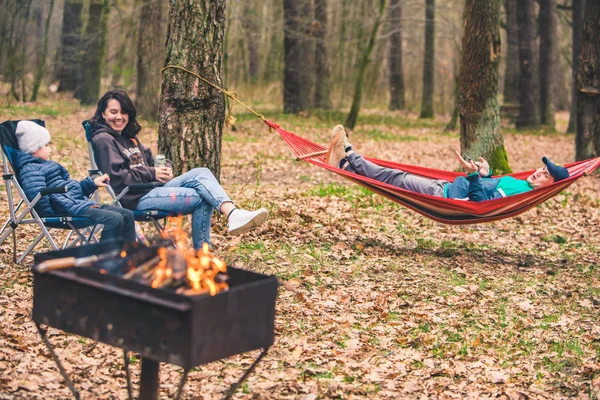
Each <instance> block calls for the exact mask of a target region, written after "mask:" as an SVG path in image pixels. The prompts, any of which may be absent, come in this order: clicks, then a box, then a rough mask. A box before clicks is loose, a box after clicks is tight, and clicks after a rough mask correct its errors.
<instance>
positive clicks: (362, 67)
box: [344, 0, 386, 129]
mask: <svg viewBox="0 0 600 400" xmlns="http://www.w3.org/2000/svg"><path fill="white" fill-rule="evenodd" d="M385 4H386V0H379V11H378V14H377V18H376V20H375V23H374V24H373V30H372V31H371V36H370V38H369V43H368V44H367V47H366V49H365V50H364V53H363V54H362V60H361V61H360V63H359V65H358V77H357V78H356V84H355V85H354V96H353V97H352V106H351V107H350V112H349V113H348V116H347V117H346V123H345V124H344V125H345V126H346V128H348V129H354V126H355V125H356V120H357V119H358V112H359V110H360V103H361V100H362V89H363V85H364V80H365V74H366V72H367V67H368V66H369V62H370V61H371V53H373V48H374V47H375V40H376V38H377V32H379V26H380V25H381V20H382V18H383V13H384V11H385Z"/></svg>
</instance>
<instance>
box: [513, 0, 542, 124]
mask: <svg viewBox="0 0 600 400" xmlns="http://www.w3.org/2000/svg"><path fill="white" fill-rule="evenodd" d="M517 24H518V28H519V117H518V118H517V123H516V126H517V128H524V127H537V126H539V125H540V104H539V80H538V77H539V75H538V63H537V60H536V55H535V50H534V49H535V30H534V29H535V28H534V27H535V0H519V2H518V3H517Z"/></svg>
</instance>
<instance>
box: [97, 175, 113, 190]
mask: <svg viewBox="0 0 600 400" xmlns="http://www.w3.org/2000/svg"><path fill="white" fill-rule="evenodd" d="M108 182H110V178H109V177H108V174H103V175H100V176H98V177H96V178H94V184H95V185H96V186H97V187H106V186H108Z"/></svg>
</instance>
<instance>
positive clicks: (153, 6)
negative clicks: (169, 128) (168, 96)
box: [135, 0, 164, 121]
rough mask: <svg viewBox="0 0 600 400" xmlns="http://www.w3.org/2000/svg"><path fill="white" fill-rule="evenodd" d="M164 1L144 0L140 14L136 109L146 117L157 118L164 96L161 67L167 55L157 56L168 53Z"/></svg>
mask: <svg viewBox="0 0 600 400" xmlns="http://www.w3.org/2000/svg"><path fill="white" fill-rule="evenodd" d="M163 7H164V6H163V2H162V1H153V0H144V2H143V4H142V9H141V13H140V21H139V23H140V28H139V33H140V37H139V39H138V54H137V86H136V96H135V100H136V108H137V111H138V112H139V113H140V115H142V116H143V117H144V118H146V119H148V120H151V121H156V120H157V119H158V105H159V99H160V82H161V75H160V69H161V68H162V66H163V62H164V60H163V58H162V57H157V56H156V55H159V54H164V44H163V41H162V40H158V39H157V38H160V37H162V33H163V30H162V26H161V17H162V12H163Z"/></svg>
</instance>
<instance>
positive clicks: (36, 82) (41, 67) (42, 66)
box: [31, 0, 54, 101]
mask: <svg viewBox="0 0 600 400" xmlns="http://www.w3.org/2000/svg"><path fill="white" fill-rule="evenodd" d="M52 11H54V0H50V9H49V10H48V17H47V18H46V25H45V28H44V43H43V45H42V54H40V56H39V61H38V66H37V69H36V71H35V77H34V79H33V89H32V91H31V101H37V96H38V92H39V90H40V85H41V83H42V78H43V77H44V72H45V71H46V56H47V55H48V36H49V35H48V32H49V31H50V20H51V19H52Z"/></svg>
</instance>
